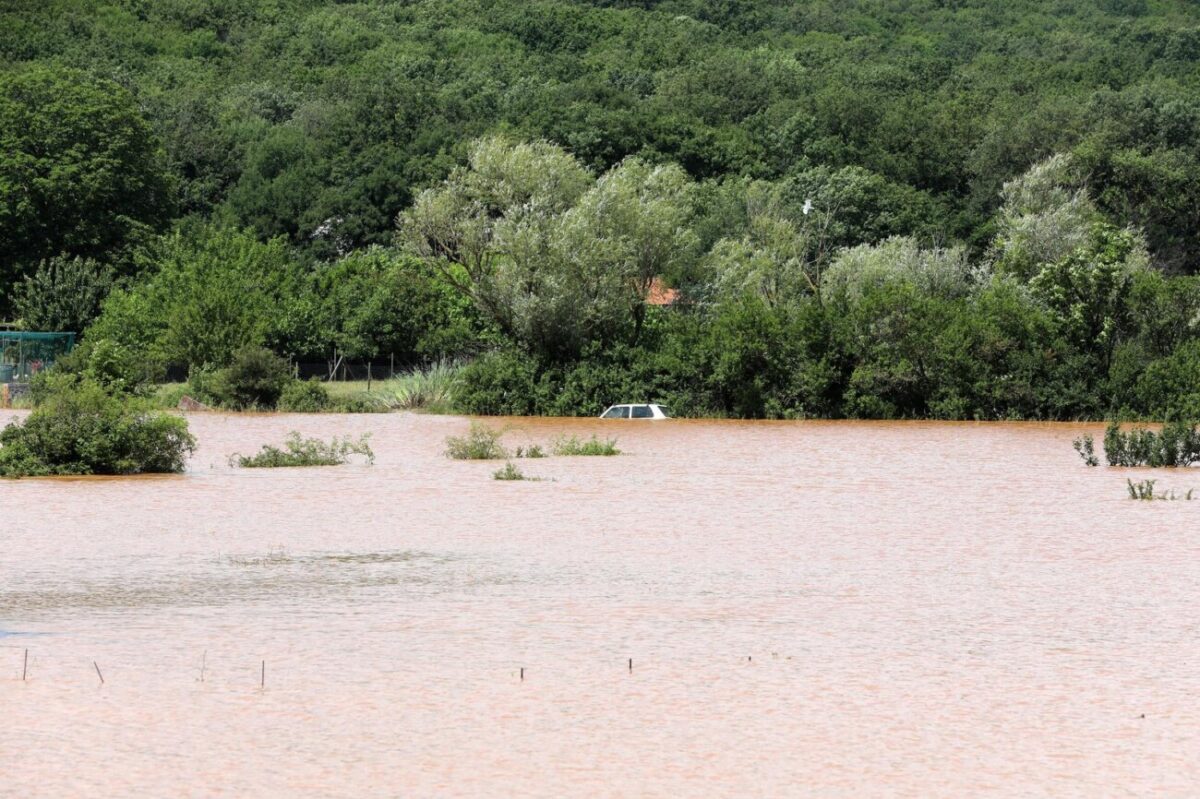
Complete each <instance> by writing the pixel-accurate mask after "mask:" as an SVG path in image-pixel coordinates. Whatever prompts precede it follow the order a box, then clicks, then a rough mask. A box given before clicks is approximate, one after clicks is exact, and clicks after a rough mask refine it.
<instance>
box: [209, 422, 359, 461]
mask: <svg viewBox="0 0 1200 799" xmlns="http://www.w3.org/2000/svg"><path fill="white" fill-rule="evenodd" d="M369 438H370V434H364V435H362V436H361V437H360V438H359V439H358V440H357V441H353V440H351V439H350V437H349V436H345V437H343V438H336V437H335V438H334V439H333V440H332V441H330V442H328V443H326V442H324V441H322V440H320V439H319V438H301V437H300V434H299V433H298V432H296V431H294V430H293V431H292V432H291V433H290V434H288V437H287V441H285V442H284V445H283V449H280V448H279V447H273V446H271V445H270V444H264V445H263V448H262V450H260V451H259V453H258V454H257V455H252V456H248V455H234V456H232V457H231V458H230V461H231V462H233V463H234V464H236V465H238V466H242V467H245V468H248V469H256V468H271V467H287V466H340V465H341V464H343V463H345V462H346V461H347V460H349V459H350V456H351V455H362V456H364V457H366V459H367V463H374V462H375V453H374V452H372V451H371V447H370V446H368V444H367V440H368V439H369Z"/></svg>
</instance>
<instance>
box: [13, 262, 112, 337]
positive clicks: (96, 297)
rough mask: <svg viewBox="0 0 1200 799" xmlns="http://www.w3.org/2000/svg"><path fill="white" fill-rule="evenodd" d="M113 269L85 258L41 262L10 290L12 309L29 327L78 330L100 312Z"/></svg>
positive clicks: (110, 284) (81, 330)
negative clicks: (11, 292) (11, 293)
mask: <svg viewBox="0 0 1200 799" xmlns="http://www.w3.org/2000/svg"><path fill="white" fill-rule="evenodd" d="M112 285H113V274H112V270H111V269H110V268H108V267H105V266H101V265H100V264H98V263H97V262H96V261H93V260H91V259H87V258H80V257H78V256H76V257H75V258H65V257H61V256H59V257H55V258H51V259H49V260H48V261H43V262H42V263H41V264H40V265H39V266H38V268H37V270H36V271H34V272H33V273H32V274H28V275H26V276H25V277H24V278H23V279H22V280H21V282H20V283H18V284H17V286H16V287H15V288H14V289H13V308H14V311H15V313H16V315H17V318H18V319H20V320H21V322H22V323H23V324H24V325H25V327H26V328H28V329H29V330H46V331H52V332H59V331H68V332H75V333H81V332H83V330H84V328H86V327H87V326H88V324H89V323H90V322H91V321H92V320H93V319H94V318H96V315H97V314H99V312H100V303H101V302H103V301H104V298H105V297H106V296H107V295H108V292H109V290H110V289H111V288H112Z"/></svg>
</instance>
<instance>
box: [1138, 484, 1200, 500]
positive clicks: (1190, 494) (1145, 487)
mask: <svg viewBox="0 0 1200 799" xmlns="http://www.w3.org/2000/svg"><path fill="white" fill-rule="evenodd" d="M1155 482H1157V481H1155V480H1140V481H1138V482H1136V483H1135V482H1133V481H1132V480H1126V481H1125V485H1126V488H1127V489H1128V490H1129V498H1130V499H1140V500H1154V499H1162V500H1176V499H1183V500H1191V499H1195V494H1196V489H1194V488H1189V489H1188V490H1187V492H1186V493H1184V494H1183V495H1179V494H1176V493H1175V491H1174V490H1171V491H1165V492H1162V493H1158V494H1156V493H1155V492H1154V484H1155Z"/></svg>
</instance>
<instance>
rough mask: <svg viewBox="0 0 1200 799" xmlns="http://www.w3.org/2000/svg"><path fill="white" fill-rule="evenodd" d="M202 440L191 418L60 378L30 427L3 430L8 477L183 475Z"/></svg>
mask: <svg viewBox="0 0 1200 799" xmlns="http://www.w3.org/2000/svg"><path fill="white" fill-rule="evenodd" d="M195 443H196V442H195V439H194V438H193V437H192V435H191V434H190V433H188V429H187V422H186V421H185V420H184V419H181V418H179V417H177V416H170V415H168V414H164V413H159V412H154V411H151V410H149V408H148V406H147V405H146V404H145V403H144V401H142V400H138V399H133V398H129V397H122V396H116V395H113V394H111V393H109V392H108V391H106V390H105V389H104V387H103V386H101V385H100V384H99V383H97V382H95V381H93V380H90V379H87V378H82V379H80V378H78V377H76V376H74V375H68V374H62V375H56V376H54V378H53V380H52V385H49V386H47V387H46V390H45V393H44V394H43V395H42V396H41V398H40V401H39V403H38V405H37V407H36V408H35V409H34V410H33V412H32V413H31V414H30V415H29V416H28V417H27V418H26V419H25V420H24V422H21V423H17V422H13V423H11V424H9V425H8V426H7V427H6V428H5V429H4V430H3V432H0V477H36V476H45V475H68V474H75V475H80V474H111V475H127V474H142V473H149V472H181V471H183V468H184V463H185V461H186V459H187V456H188V455H189V454H190V453H191V452H192V451H193V449H194V448H195Z"/></svg>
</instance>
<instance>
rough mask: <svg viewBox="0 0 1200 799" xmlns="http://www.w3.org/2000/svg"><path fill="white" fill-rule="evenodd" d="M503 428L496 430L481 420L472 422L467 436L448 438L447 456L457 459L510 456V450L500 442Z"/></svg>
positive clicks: (483, 459)
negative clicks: (481, 422)
mask: <svg viewBox="0 0 1200 799" xmlns="http://www.w3.org/2000/svg"><path fill="white" fill-rule="evenodd" d="M502 435H504V431H503V430H496V429H494V428H491V427H488V426H487V425H485V424H480V423H479V422H471V430H470V432H468V433H467V434H466V435H465V436H450V437H449V438H447V439H446V457H447V458H450V459H452V460H456V461H491V460H500V459H502V458H507V457H508V450H506V449H505V448H504V446H503V445H502V444H501V443H500V437H501V436H502Z"/></svg>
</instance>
